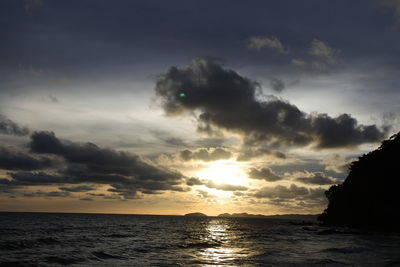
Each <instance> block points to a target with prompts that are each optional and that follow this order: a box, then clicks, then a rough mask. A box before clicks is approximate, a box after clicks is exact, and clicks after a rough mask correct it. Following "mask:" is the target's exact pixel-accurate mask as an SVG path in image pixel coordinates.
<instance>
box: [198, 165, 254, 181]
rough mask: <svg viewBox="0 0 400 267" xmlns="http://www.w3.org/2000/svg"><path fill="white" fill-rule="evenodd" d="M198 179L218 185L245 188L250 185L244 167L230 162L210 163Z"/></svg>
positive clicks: (199, 174)
mask: <svg viewBox="0 0 400 267" xmlns="http://www.w3.org/2000/svg"><path fill="white" fill-rule="evenodd" d="M198 177H199V178H201V179H205V180H209V181H212V182H215V183H218V184H230V185H244V186H246V185H247V184H248V181H247V180H248V179H247V175H246V173H245V171H244V170H243V166H241V165H240V164H237V162H235V161H230V160H224V161H215V162H211V163H209V164H208V167H207V168H204V169H202V170H201V171H200V172H199V173H198Z"/></svg>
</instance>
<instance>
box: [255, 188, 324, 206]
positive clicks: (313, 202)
mask: <svg viewBox="0 0 400 267" xmlns="http://www.w3.org/2000/svg"><path fill="white" fill-rule="evenodd" d="M325 191H326V189H324V188H320V187H319V188H306V187H303V186H297V185H295V184H291V185H290V186H283V185H277V186H275V187H263V188H261V189H259V190H257V191H256V192H254V193H251V194H249V196H250V197H255V198H256V199H267V202H266V203H268V204H271V205H275V206H281V207H286V208H290V207H297V209H298V208H302V209H307V208H310V209H312V210H315V209H319V208H321V207H323V206H324V205H325V204H326V199H325Z"/></svg>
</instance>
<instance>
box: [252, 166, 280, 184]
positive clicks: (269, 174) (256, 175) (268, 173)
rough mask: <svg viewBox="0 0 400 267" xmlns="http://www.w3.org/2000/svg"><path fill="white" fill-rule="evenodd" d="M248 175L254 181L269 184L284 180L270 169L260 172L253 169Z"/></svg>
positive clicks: (262, 169) (263, 169) (260, 170)
mask: <svg viewBox="0 0 400 267" xmlns="http://www.w3.org/2000/svg"><path fill="white" fill-rule="evenodd" d="M248 175H249V177H250V178H252V179H259V180H265V181H268V182H275V181H279V180H282V179H283V177H281V176H279V175H276V174H275V173H274V172H273V171H272V170H271V169H270V168H261V169H259V170H258V169H256V168H251V169H250V170H249V172H248Z"/></svg>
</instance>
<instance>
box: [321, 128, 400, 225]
mask: <svg viewBox="0 0 400 267" xmlns="http://www.w3.org/2000/svg"><path fill="white" fill-rule="evenodd" d="M349 170H350V172H349V175H348V176H347V178H346V180H345V181H344V182H343V183H342V184H339V185H334V186H332V187H331V188H330V189H329V190H328V191H326V193H325V194H326V197H327V198H328V200H329V204H328V207H327V208H326V210H325V211H324V212H323V214H321V215H320V217H319V218H318V219H319V220H320V221H321V222H323V223H324V224H326V225H333V226H349V227H356V228H366V229H372V230H379V231H396V232H400V216H399V213H400V196H399V194H400V133H398V134H395V135H393V136H392V137H390V139H388V140H385V141H383V142H382V144H381V146H380V147H379V148H378V149H376V150H374V151H372V152H370V153H368V154H364V155H363V156H361V157H359V158H358V160H356V161H354V162H352V164H351V165H350V169H349Z"/></svg>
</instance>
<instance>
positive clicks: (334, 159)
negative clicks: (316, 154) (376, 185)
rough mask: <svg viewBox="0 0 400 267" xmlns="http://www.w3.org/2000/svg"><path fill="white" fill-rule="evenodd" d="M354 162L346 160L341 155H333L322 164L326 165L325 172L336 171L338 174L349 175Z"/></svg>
mask: <svg viewBox="0 0 400 267" xmlns="http://www.w3.org/2000/svg"><path fill="white" fill-rule="evenodd" d="M352 161H353V160H346V159H345V158H343V157H342V156H340V155H339V154H333V155H331V156H329V157H327V158H325V159H323V160H322V162H321V163H322V164H323V165H325V170H327V171H334V172H336V173H344V174H346V173H348V172H349V167H350V164H351V162H352Z"/></svg>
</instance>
